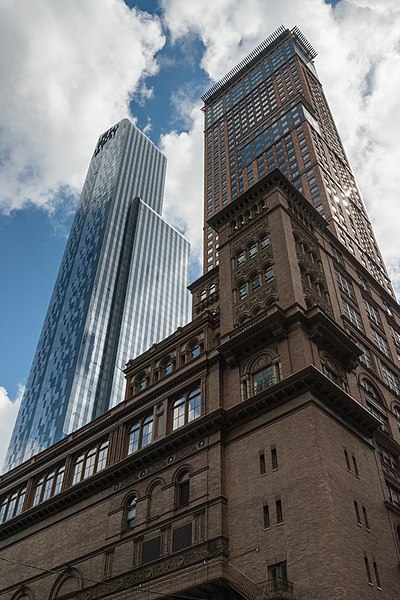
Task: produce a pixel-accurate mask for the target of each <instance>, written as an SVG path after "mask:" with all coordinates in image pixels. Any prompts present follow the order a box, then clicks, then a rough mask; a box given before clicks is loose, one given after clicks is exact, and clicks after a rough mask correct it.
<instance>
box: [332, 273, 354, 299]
mask: <svg viewBox="0 0 400 600" xmlns="http://www.w3.org/2000/svg"><path fill="white" fill-rule="evenodd" d="M335 275H336V281H337V282H338V285H339V288H340V289H341V291H342V292H343V293H345V294H346V295H347V296H349V297H350V298H352V299H353V300H354V298H355V296H354V288H353V284H352V283H351V281H350V280H349V279H347V277H345V276H344V275H342V274H341V273H340V272H339V271H336V270H335Z"/></svg>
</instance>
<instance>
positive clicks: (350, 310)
mask: <svg viewBox="0 0 400 600" xmlns="http://www.w3.org/2000/svg"><path fill="white" fill-rule="evenodd" d="M342 302H343V312H344V315H345V317H347V319H348V320H349V321H350V322H351V323H352V324H353V325H355V326H356V327H357V329H359V330H360V331H364V325H363V322H362V319H361V315H360V313H359V312H358V310H357V309H356V308H354V307H353V306H352V305H351V304H349V302H347V301H346V300H344V299H343V298H342Z"/></svg>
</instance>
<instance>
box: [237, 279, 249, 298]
mask: <svg viewBox="0 0 400 600" xmlns="http://www.w3.org/2000/svg"><path fill="white" fill-rule="evenodd" d="M238 292H239V300H243V299H244V298H246V297H247V294H248V290H247V282H246V281H242V282H241V283H239V286H238Z"/></svg>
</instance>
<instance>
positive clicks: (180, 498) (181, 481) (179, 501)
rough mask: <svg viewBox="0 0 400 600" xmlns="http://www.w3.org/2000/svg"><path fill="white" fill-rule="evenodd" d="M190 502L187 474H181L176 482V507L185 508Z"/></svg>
mask: <svg viewBox="0 0 400 600" xmlns="http://www.w3.org/2000/svg"><path fill="white" fill-rule="evenodd" d="M189 501H190V480H189V473H188V472H187V471H185V472H184V473H181V474H180V475H179V477H178V478H177V481H176V507H177V508H180V507H181V506H187V505H188V504H189Z"/></svg>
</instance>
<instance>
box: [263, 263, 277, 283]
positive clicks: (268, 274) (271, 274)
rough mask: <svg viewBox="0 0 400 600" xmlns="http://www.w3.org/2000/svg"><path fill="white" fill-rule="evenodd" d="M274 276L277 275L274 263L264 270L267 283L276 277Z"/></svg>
mask: <svg viewBox="0 0 400 600" xmlns="http://www.w3.org/2000/svg"><path fill="white" fill-rule="evenodd" d="M274 277H275V275H274V267H273V266H272V265H269V266H268V267H266V268H265V270H264V279H265V283H270V282H271V281H272V280H273V279H274Z"/></svg>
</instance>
